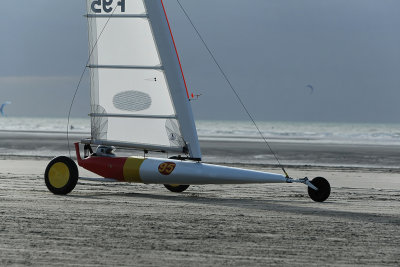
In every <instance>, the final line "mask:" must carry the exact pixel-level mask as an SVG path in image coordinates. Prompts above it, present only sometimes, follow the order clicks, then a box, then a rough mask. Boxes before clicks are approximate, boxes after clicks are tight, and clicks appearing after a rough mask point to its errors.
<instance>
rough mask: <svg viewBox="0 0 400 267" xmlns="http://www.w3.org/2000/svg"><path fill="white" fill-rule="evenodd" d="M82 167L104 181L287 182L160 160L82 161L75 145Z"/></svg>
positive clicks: (280, 177) (276, 176)
mask: <svg viewBox="0 0 400 267" xmlns="http://www.w3.org/2000/svg"><path fill="white" fill-rule="evenodd" d="M75 146H76V152H77V158H78V164H79V166H81V167H83V168H85V169H87V170H89V171H91V172H94V173H96V174H98V175H100V176H102V177H104V178H111V179H116V180H118V181H123V182H136V183H145V184H185V185H195V184H243V183H284V182H287V178H286V177H285V176H283V175H280V174H274V173H266V172H260V171H253V170H246V169H240V168H232V167H225V166H219V165H212V164H204V163H200V162H193V161H181V160H170V159H159V158H137V157H99V156H90V157H88V158H85V159H82V158H81V157H80V153H79V146H78V144H75Z"/></svg>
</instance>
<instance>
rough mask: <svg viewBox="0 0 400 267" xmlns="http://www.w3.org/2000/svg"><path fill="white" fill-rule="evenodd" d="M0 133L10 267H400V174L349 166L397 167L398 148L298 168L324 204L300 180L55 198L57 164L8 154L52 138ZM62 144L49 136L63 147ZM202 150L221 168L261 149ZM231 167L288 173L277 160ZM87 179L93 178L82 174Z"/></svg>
mask: <svg viewBox="0 0 400 267" xmlns="http://www.w3.org/2000/svg"><path fill="white" fill-rule="evenodd" d="M5 135H7V136H8V139H7V138H5V137H4V136H5ZM0 137H3V138H2V139H1V140H2V143H1V145H0V147H1V149H2V151H3V153H0V183H1V185H0V203H1V204H0V221H1V223H0V238H1V242H0V265H1V266H7V265H36V266H39V265H40V266H42V265H47V266H49V265H52V266H53V265H77V266H93V265H96V266H97V265H104V266H116V265H118V266H243V265H248V266H274V265H275V266H300V265H303V266H305V265H307V266H317V265H318V266H329V265H331V266H353V265H360V266H367V265H369V266H399V265H400V246H399V244H400V170H399V169H398V168H389V167H384V166H383V167H382V166H380V165H379V166H380V167H379V166H376V167H374V166H372V167H368V168H367V167H357V166H356V167H354V166H353V167H351V165H357V164H349V163H353V162H357V161H359V160H360V158H361V164H359V165H363V163H364V162H363V161H362V157H364V156H365V155H364V154H363V153H364V152H365V149H369V150H371V151H374V149H375V151H376V155H375V154H374V155H369V157H374V156H375V157H376V158H378V157H379V158H382V157H383V158H382V159H381V161H384V157H385V155H388V158H391V157H393V159H394V158H395V154H394V150H392V149H388V148H382V147H376V148H373V147H366V146H360V148H359V150H357V146H354V147H352V150H351V151H352V152H351V151H350V149H349V153H350V152H351V153H354V154H353V156H352V157H351V155H349V153H347V154H346V153H344V154H343V156H344V157H349V159H347V160H346V161H343V160H339V159H337V158H334V157H332V159H331V160H327V162H326V163H324V164H321V165H314V166H307V165H299V164H297V165H292V166H289V168H288V172H289V174H290V175H291V176H293V177H304V176H308V177H315V176H324V177H326V178H327V179H328V180H329V182H330V183H331V186H332V193H331V196H330V198H329V199H328V200H327V201H326V202H324V203H316V202H313V201H312V200H310V199H309V197H308V195H307V189H306V187H305V186H304V185H301V184H263V185H223V186H216V185H202V186H191V187H190V188H189V189H188V190H187V191H185V192H184V193H181V194H177V193H171V192H169V191H167V190H166V189H165V188H164V187H163V186H162V185H141V184H126V183H96V182H87V181H82V182H79V183H78V185H77V186H76V188H75V190H74V191H73V192H72V193H71V194H69V195H68V196H56V195H53V194H52V193H50V192H49V191H48V190H47V188H46V186H45V184H44V180H43V173H44V170H45V168H46V165H47V163H48V162H49V160H50V157H33V156H29V155H28V156H23V157H22V156H21V155H18V156H15V155H8V154H7V153H6V152H7V150H8V149H14V150H15V151H16V150H18V149H21V151H22V148H20V147H19V144H21V143H24V145H23V146H24V147H25V148H24V149H26V148H27V147H28V148H29V147H35V146H38V147H39V148H38V147H36V149H40V147H42V146H43V147H45V144H42V143H43V142H44V141H43V142H42V141H41V140H43V137H42V138H40V135H38V136H36V135H32V134H26V135H25V136H24V137H23V138H21V140H19V141H21V142H19V141H18V140H17V139H18V138H19V135H18V134H16V135H14V137H13V136H12V134H8V133H7V134H4V133H3V136H1V135H0ZM5 140H8V141H5ZM16 140H17V141H16ZM23 140H25V141H23ZM59 141H60V140H58V141H57V140H56V138H55V139H54V140H53V141H48V140H47V142H50V144H51V143H52V142H54V147H56V146H58V144H59V143H60V142H59ZM13 143H14V144H15V145H14V147H13V148H11V146H12V144H13ZM37 143H39V145H37ZM49 146H50V148H49V147H46V149H49V150H50V151H51V150H52V147H51V145H49ZM202 147H204V149H203V152H204V154H206V153H209V154H210V155H211V157H210V158H213V157H215V158H219V159H220V161H221V162H224V158H223V157H222V156H218V155H223V154H225V155H228V154H229V153H230V152H231V151H232V149H233V150H234V149H240V150H241V151H246V153H248V154H249V155H250V154H251V152H252V151H249V150H251V148H247V149H245V147H243V146H241V145H240V144H238V143H237V142H235V143H234V144H233V143H232V144H231V146H229V143H221V144H219V145H218V144H215V143H212V142H202ZM277 147H279V144H278V145H277ZM280 147H281V148H282V147H283V146H282V145H281V146H280ZM292 147H293V150H295V151H296V152H295V153H303V155H304V157H305V158H307V157H315V156H316V154H318V153H320V155H322V154H324V155H328V154H329V155H334V154H335V153H338V154H337V155H340V153H339V152H340V149H333V148H331V150H329V147H325V146H318V145H315V146H312V147H314V148H309V146H307V145H304V144H300V145H299V144H294V145H293V146H292ZM322 147H323V148H322ZM330 147H332V146H330ZM335 147H336V148H337V146H335ZM343 147H346V146H343ZM213 148H214V150H213ZM294 148H296V149H294ZM54 150H57V149H56V148H54ZM309 150H311V152H312V153H311V152H310V151H309ZM338 150H339V151H338ZM369 150H368V151H369ZM213 151H214V152H213ZM255 151H257V148H256V146H255V148H253V152H255ZM281 151H287V152H284V153H281V154H280V155H283V157H282V159H283V161H286V160H287V158H288V157H289V156H290V157H294V155H293V154H290V153H289V151H290V148H289V147H287V150H285V149H283V148H282V149H281ZM318 151H320V152H318ZM385 151H386V152H385ZM4 152H5V153H4ZM221 153H222V154H221ZM285 153H287V154H285ZM351 153H350V154H351ZM385 153H386V154H385ZM21 154H23V153H21ZM255 154H257V153H255ZM307 155H309V156H307ZM356 155H360V156H359V158H357V156H356ZM321 158H323V157H322V156H321ZM327 158H330V157H327ZM249 162H251V161H249ZM391 164H392V163H391ZM233 165H234V166H239V167H245V168H251V169H257V170H264V171H270V172H277V173H281V170H280V169H279V168H275V167H273V166H270V165H268V164H265V165H263V164H248V163H243V162H242V163H233ZM80 175H81V176H84V177H95V175H93V174H90V173H88V172H87V171H84V170H82V169H80Z"/></svg>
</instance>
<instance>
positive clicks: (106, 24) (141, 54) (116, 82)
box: [87, 0, 201, 158]
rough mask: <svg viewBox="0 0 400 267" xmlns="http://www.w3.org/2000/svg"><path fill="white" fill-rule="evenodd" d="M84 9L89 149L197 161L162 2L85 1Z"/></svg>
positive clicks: (190, 118)
mask: <svg viewBox="0 0 400 267" xmlns="http://www.w3.org/2000/svg"><path fill="white" fill-rule="evenodd" d="M99 3H100V4H99ZM87 7H88V14H87V18H88V23H89V50H90V52H91V53H90V54H91V58H90V61H89V64H88V67H89V69H90V73H91V75H90V78H91V113H90V114H89V115H90V117H91V122H92V126H91V127H92V131H91V132H92V137H91V140H92V143H93V144H98V142H99V140H101V143H102V144H115V143H118V144H119V146H127V147H136V148H138V147H139V148H141V149H144V150H153V149H150V147H151V148H157V149H158V150H162V151H173V152H179V153H182V152H183V153H188V154H189V156H190V157H192V158H201V153H200V148H199V145H198V138H197V132H196V128H195V125H194V120H193V115H192V111H191V107H190V103H189V100H188V99H187V97H186V89H185V86H184V81H183V76H182V73H181V71H180V69H179V68H180V65H179V60H178V59H177V54H176V49H175V48H174V44H173V40H172V35H171V34H170V31H169V30H168V26H167V25H166V24H167V20H166V16H165V14H164V12H163V11H162V10H163V7H162V1H161V0H151V1H148V0H114V1H99V0H87ZM137 144H139V146H138V145H137ZM159 148H162V149H159Z"/></svg>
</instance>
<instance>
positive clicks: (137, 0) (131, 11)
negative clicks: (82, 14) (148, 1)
mask: <svg viewBox="0 0 400 267" xmlns="http://www.w3.org/2000/svg"><path fill="white" fill-rule="evenodd" d="M87 10H88V14H90V15H111V14H112V15H137V14H145V13H146V9H145V7H144V4H143V1H142V0H88V1H87Z"/></svg>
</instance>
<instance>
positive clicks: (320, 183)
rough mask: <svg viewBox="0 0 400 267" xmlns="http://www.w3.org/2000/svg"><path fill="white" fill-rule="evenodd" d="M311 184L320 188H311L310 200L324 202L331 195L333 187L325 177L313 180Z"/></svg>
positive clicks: (309, 190) (309, 191)
mask: <svg viewBox="0 0 400 267" xmlns="http://www.w3.org/2000/svg"><path fill="white" fill-rule="evenodd" d="M311 183H312V184H313V185H314V186H315V187H316V188H318V190H314V189H312V188H311V187H309V188H308V195H309V196H310V198H311V199H312V200H314V201H316V202H324V201H325V200H327V199H328V197H329V195H330V194H331V185H330V184H329V182H328V181H327V180H326V179H325V178H323V177H316V178H314V179H312V181H311Z"/></svg>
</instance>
